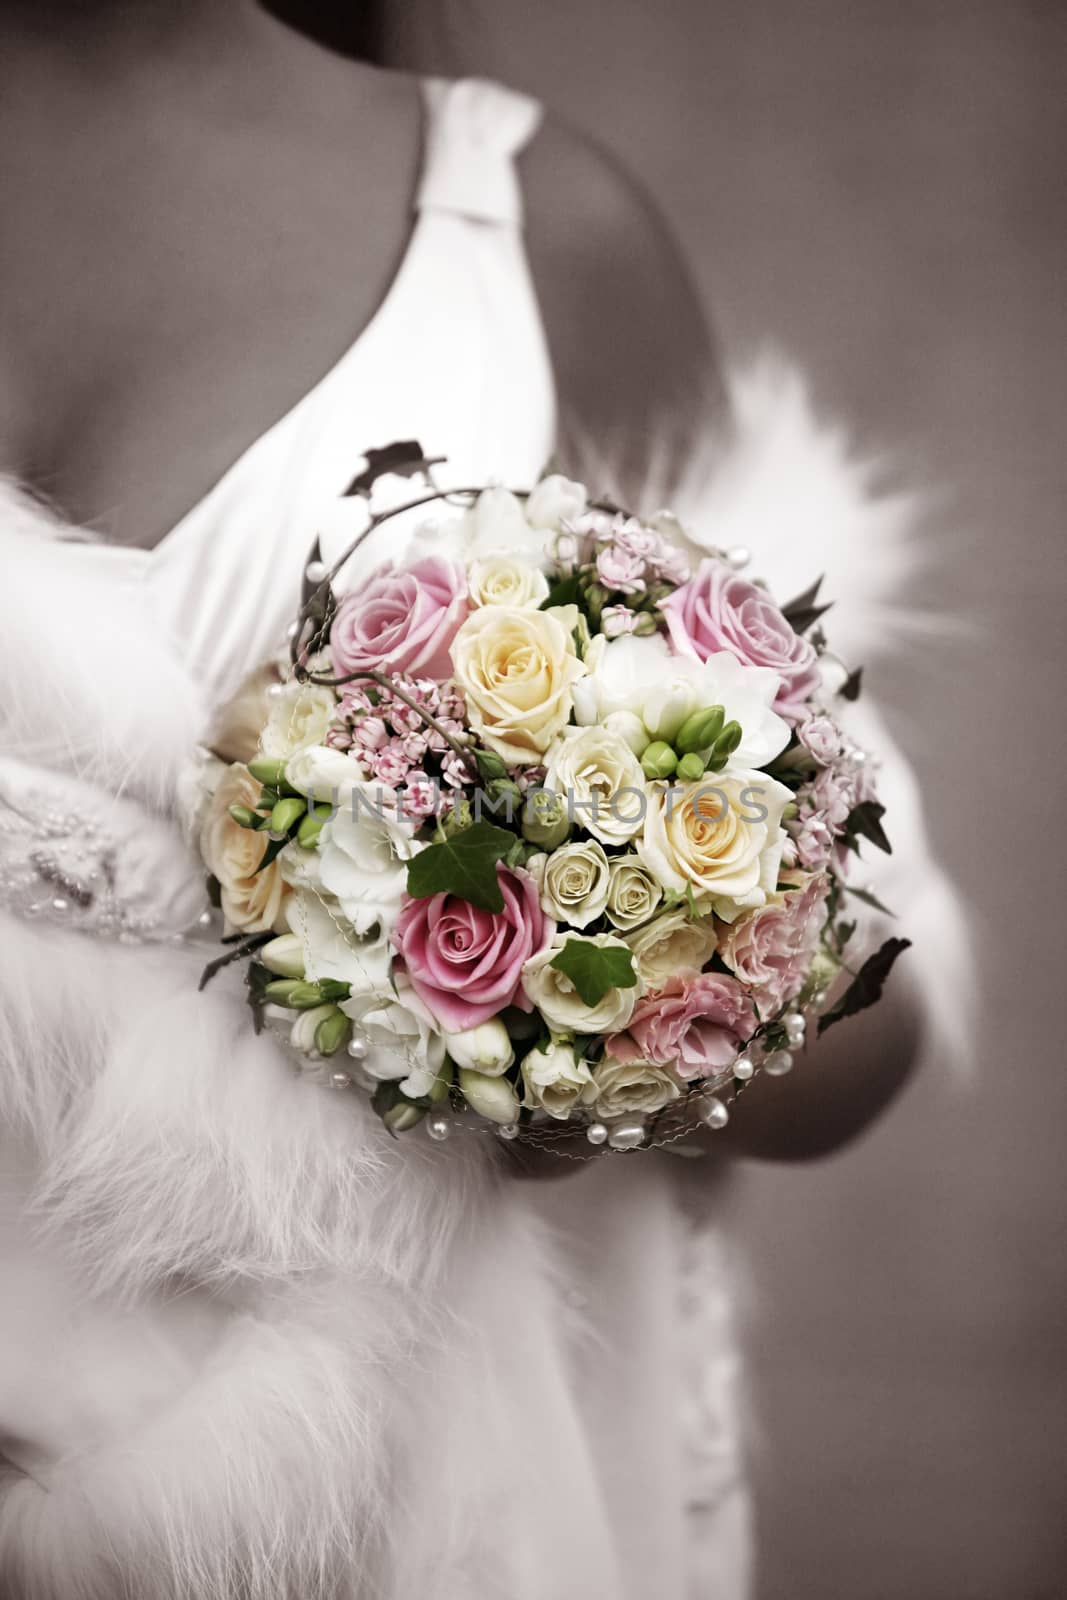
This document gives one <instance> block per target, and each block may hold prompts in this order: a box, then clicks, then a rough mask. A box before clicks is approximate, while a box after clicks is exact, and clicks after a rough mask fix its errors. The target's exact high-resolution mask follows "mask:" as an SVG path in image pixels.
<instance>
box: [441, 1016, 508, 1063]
mask: <svg viewBox="0 0 1067 1600" xmlns="http://www.w3.org/2000/svg"><path fill="white" fill-rule="evenodd" d="M444 1040H445V1047H446V1049H447V1050H448V1053H449V1055H450V1056H451V1057H452V1060H453V1061H454V1062H455V1063H456V1066H457V1067H470V1068H471V1069H472V1070H473V1071H475V1072H482V1073H485V1075H486V1076H487V1077H490V1078H496V1077H499V1076H500V1074H501V1073H503V1072H506V1071H507V1070H508V1068H509V1067H510V1066H511V1063H512V1062H513V1061H514V1059H515V1051H514V1050H513V1049H512V1045H511V1040H510V1039H509V1038H508V1030H507V1029H506V1028H505V1026H504V1024H503V1023H502V1022H501V1020H500V1018H499V1017H491V1018H490V1020H489V1021H488V1022H483V1023H480V1024H479V1026H478V1027H476V1028H464V1029H463V1031H462V1032H461V1033H446V1034H445V1036H444Z"/></svg>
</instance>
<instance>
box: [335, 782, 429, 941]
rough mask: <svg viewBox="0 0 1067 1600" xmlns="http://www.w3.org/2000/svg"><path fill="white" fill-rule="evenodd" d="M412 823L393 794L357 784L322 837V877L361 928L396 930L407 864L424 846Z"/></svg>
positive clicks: (361, 929) (349, 915) (346, 911)
mask: <svg viewBox="0 0 1067 1600" xmlns="http://www.w3.org/2000/svg"><path fill="white" fill-rule="evenodd" d="M413 833H414V829H413V826H412V824H411V823H410V822H409V821H408V820H407V819H406V818H404V817H401V816H397V814H396V813H395V811H393V810H392V808H391V807H390V806H389V804H388V797H387V796H383V794H382V793H381V792H380V791H379V790H378V789H376V788H372V787H371V786H369V785H360V786H357V787H354V788H353V789H352V791H351V793H350V795H349V797H348V800H347V801H346V803H345V804H344V805H342V806H340V807H339V809H338V810H337V812H336V813H335V815H334V816H333V817H332V818H331V819H330V821H329V822H327V823H326V824H325V825H324V827H323V830H322V832H321V834H320V835H319V875H320V877H321V879H322V884H323V887H324V888H325V889H327V890H329V892H330V893H331V894H332V895H334V896H336V898H337V900H338V902H339V903H340V906H341V910H342V911H343V912H344V914H345V916H346V917H347V918H348V920H349V921H350V922H351V924H352V926H353V927H354V928H355V930H356V932H357V933H359V934H365V933H368V932H369V931H370V929H371V928H372V927H373V926H374V925H375V924H377V926H378V927H379V929H380V930H381V932H382V933H383V934H387V933H391V932H392V930H393V928H394V927H395V926H396V922H397V918H398V917H399V915H400V903H401V899H402V897H403V894H404V890H405V888H406V886H407V863H408V861H410V860H411V858H412V856H414V855H416V854H417V853H418V851H419V850H421V849H422V848H423V847H422V845H421V844H419V843H418V842H417V841H416V840H415V838H414V836H413Z"/></svg>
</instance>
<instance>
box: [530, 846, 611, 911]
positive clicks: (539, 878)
mask: <svg viewBox="0 0 1067 1600" xmlns="http://www.w3.org/2000/svg"><path fill="white" fill-rule="evenodd" d="M526 870H527V872H528V873H529V874H530V876H531V877H532V878H534V879H535V881H536V883H537V886H538V888H539V890H540V892H541V905H542V906H543V908H544V910H545V911H547V912H548V914H549V916H550V917H552V918H554V919H555V921H557V922H567V923H569V924H570V925H571V927H573V928H585V927H587V926H588V925H589V923H590V922H592V921H593V920H594V919H595V918H596V917H599V916H601V915H602V914H603V911H604V907H605V906H606V905H607V900H608V882H609V877H608V858H607V856H606V855H605V854H604V851H603V850H602V848H601V847H600V845H598V844H595V843H594V842H593V841H592V840H586V841H585V842H584V843H582V844H579V843H574V844H565V845H561V846H560V848H559V849H558V850H554V851H553V852H552V854H551V855H548V856H531V858H530V860H529V861H527V863H526Z"/></svg>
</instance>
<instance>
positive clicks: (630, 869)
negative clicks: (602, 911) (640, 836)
mask: <svg viewBox="0 0 1067 1600" xmlns="http://www.w3.org/2000/svg"><path fill="white" fill-rule="evenodd" d="M608 871H609V878H608V898H607V902H606V906H607V913H608V916H609V917H610V918H611V920H612V922H613V923H614V924H615V926H616V927H617V928H622V929H623V930H624V931H626V932H628V931H629V930H630V929H631V928H637V927H640V925H641V923H642V922H647V921H648V919H649V917H651V915H652V913H653V912H654V911H655V909H656V907H657V906H658V905H659V903H660V901H661V900H662V899H663V890H662V889H661V888H660V886H659V884H658V883H657V882H656V880H655V878H654V877H653V875H652V873H651V872H650V871H649V870H648V868H647V867H646V866H645V864H644V862H643V861H642V860H641V859H640V857H639V856H636V855H633V856H631V855H626V856H613V857H612V858H611V861H610V862H609V864H608Z"/></svg>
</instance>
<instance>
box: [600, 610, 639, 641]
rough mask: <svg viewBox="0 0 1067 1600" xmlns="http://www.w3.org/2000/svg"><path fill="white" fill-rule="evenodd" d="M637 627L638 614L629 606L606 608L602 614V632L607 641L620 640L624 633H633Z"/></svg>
mask: <svg viewBox="0 0 1067 1600" xmlns="http://www.w3.org/2000/svg"><path fill="white" fill-rule="evenodd" d="M636 626H637V612H636V611H631V610H630V608H629V606H605V607H604V609H603V611H602V612H601V613H600V631H601V633H602V634H603V635H604V637H605V638H606V639H618V638H621V636H622V635H623V634H624V633H633V631H634V629H635V628H636Z"/></svg>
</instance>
